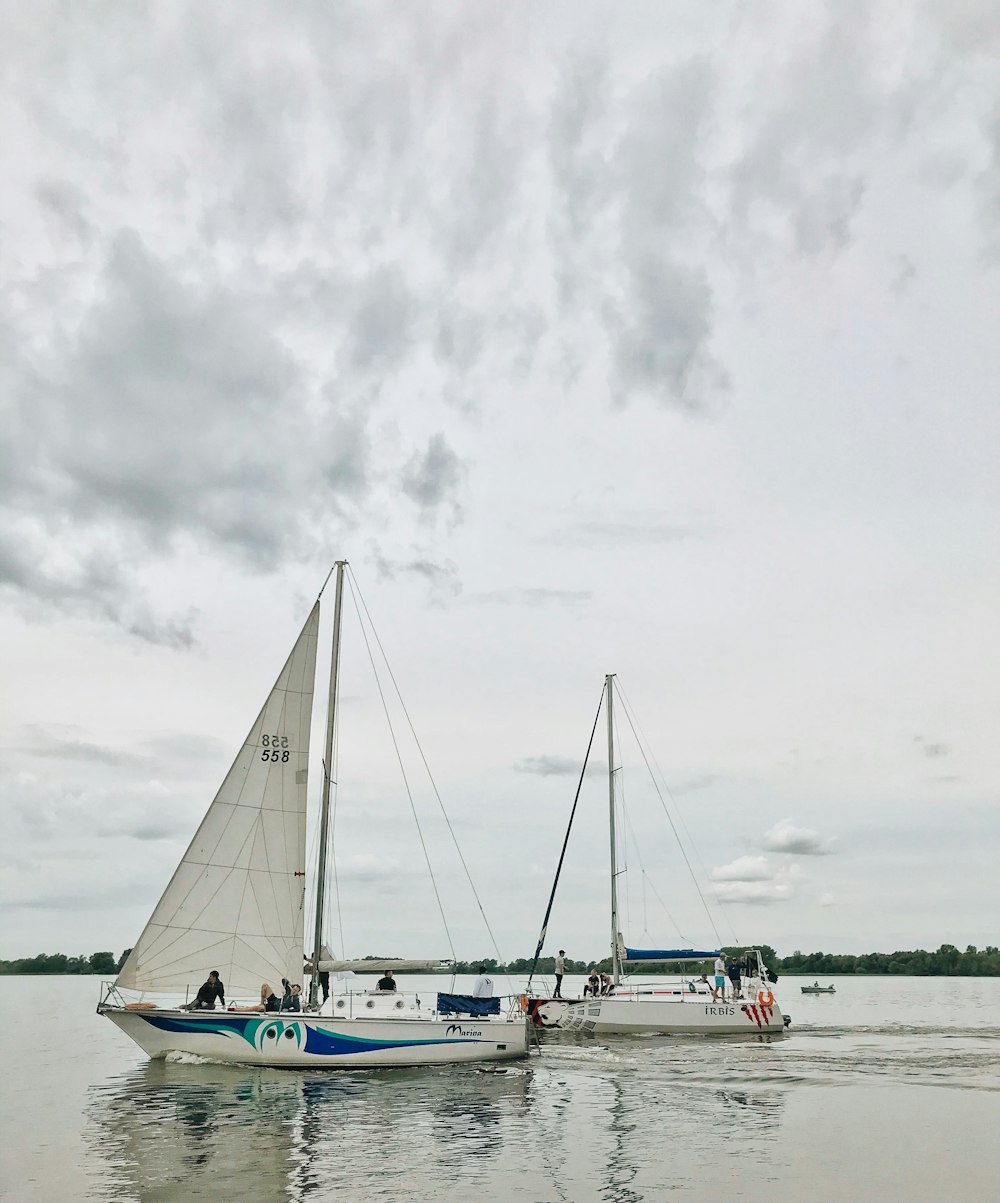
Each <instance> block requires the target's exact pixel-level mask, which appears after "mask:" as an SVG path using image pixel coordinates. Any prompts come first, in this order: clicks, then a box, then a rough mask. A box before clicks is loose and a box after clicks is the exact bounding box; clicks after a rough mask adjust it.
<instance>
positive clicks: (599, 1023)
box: [528, 994, 786, 1036]
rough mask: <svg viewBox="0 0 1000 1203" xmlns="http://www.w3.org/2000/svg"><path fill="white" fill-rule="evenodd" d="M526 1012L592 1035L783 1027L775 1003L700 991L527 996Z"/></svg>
mask: <svg viewBox="0 0 1000 1203" xmlns="http://www.w3.org/2000/svg"><path fill="white" fill-rule="evenodd" d="M528 1012H529V1014H530V1015H531V1016H532V1018H533V1020H534V1022H535V1023H536V1025H537V1026H539V1027H542V1028H549V1029H556V1030H558V1031H562V1032H590V1033H594V1034H596V1035H604V1034H607V1035H611V1034H615V1033H620V1034H624V1035H627V1034H629V1033H632V1034H640V1033H643V1032H650V1033H662V1034H663V1035H668V1036H669V1035H682V1036H700V1035H707V1036H735V1035H746V1034H756V1033H761V1032H767V1033H769V1034H771V1035H777V1034H778V1033H780V1032H783V1031H784V1030H785V1027H786V1023H785V1017H784V1015H783V1014H782V1011H781V1008H780V1007H779V1006H778V1004H777V1003H776V1002H775V1003H773V1004H772V1005H770V1006H764V1005H763V1004H762V1003H759V1002H749V1001H746V1002H740V1001H737V1002H734V1003H713V1002H712V1001H711V999H709V998H706V997H705V996H704V995H693V994H669V995H663V996H654V997H644V996H642V995H639V996H635V995H632V996H629V995H624V996H611V997H608V998H596V999H586V1000H583V1001H580V1002H563V1001H562V1000H561V999H554V1000H553V999H531V1000H529V1003H528Z"/></svg>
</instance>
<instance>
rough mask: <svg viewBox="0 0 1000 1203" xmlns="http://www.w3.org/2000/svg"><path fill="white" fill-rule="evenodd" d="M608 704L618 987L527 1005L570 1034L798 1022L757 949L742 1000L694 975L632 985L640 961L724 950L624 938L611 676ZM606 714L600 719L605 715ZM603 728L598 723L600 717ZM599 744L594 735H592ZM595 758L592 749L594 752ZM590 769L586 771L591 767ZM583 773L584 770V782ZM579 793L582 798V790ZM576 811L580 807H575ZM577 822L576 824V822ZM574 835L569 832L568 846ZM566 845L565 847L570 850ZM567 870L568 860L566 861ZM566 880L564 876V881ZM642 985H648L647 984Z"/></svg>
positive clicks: (773, 1028) (711, 955)
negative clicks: (645, 946) (627, 977)
mask: <svg viewBox="0 0 1000 1203" xmlns="http://www.w3.org/2000/svg"><path fill="white" fill-rule="evenodd" d="M603 702H604V706H605V710H606V714H607V725H608V795H609V798H608V801H609V813H610V836H611V965H612V974H611V978H612V981H611V989H610V990H609V991H608V992H607V993H602V994H598V995H596V996H591V997H589V998H581V999H552V998H540V997H538V996H537V995H535V996H532V994H531V993H530V985H531V983H530V980H529V993H528V994H527V995H526V996H522V1005H523V1006H524V1007H525V1008H526V1010H527V1011H528V1012H529V1013H530V1014H531V1015H532V1017H533V1019H534V1021H535V1023H536V1024H537V1026H539V1027H543V1028H558V1029H560V1030H562V1031H570V1032H592V1033H595V1034H598V1035H601V1034H611V1033H643V1032H646V1033H664V1034H667V1035H672V1034H680V1035H702V1034H704V1035H742V1034H747V1033H763V1032H767V1033H772V1034H775V1033H779V1032H783V1031H784V1030H785V1027H786V1025H787V1023H789V1022H790V1020H788V1019H786V1017H785V1016H784V1015H783V1013H782V1010H781V1007H780V1005H779V1004H778V1002H777V1000H776V999H775V997H774V993H773V991H772V989H771V980H772V979H771V978H769V975H768V970H767V967H766V966H765V965H764V962H763V959H762V957H761V955H760V952H759V951H758V950H757V949H747V950H746V951H745V953H744V955H743V956H742V957H741V962H742V964H741V969H742V979H741V987H740V995H741V997H738V998H737V997H733V995H734V991H733V989H732V984H731V983H730V982H729V981H728V980H727V981H726V983H725V989H724V991H723V998H725V996H726V995H727V994H728V995H729V1001H722V1000H721V999H720V1000H719V1001H716V999H715V996H714V995H713V993H712V987H710V986H709V985H708V984H707V982H706V983H704V984H702V985H701V986H700V987H699V985H698V984H697V983H696V982H695V981H694V980H692V979H691V978H690V977H687V978H682V979H680V980H678V981H677V982H671V983H653V982H650V981H649V979H648V978H646V979H642V978H639V979H638V980H636V979H633V980H632V981H631V982H625V981H624V980H623V974H624V973H625V972H626V971H627V968H628V966H629V965H632V964H649V963H650V962H661V963H670V962H674V963H683V962H689V963H691V962H699V961H700V962H704V961H706V960H714V959H715V958H716V957H718V955H719V950H714V951H711V950H703V949H702V950H697V949H684V948H681V949H677V948H675V949H650V950H641V949H635V948H628V947H626V945H625V941H624V939H623V938H622V934H621V931H620V921H619V913H618V876H619V873H620V868H619V864H618V848H617V831H616V805H615V767H614V765H615V741H614V674H613V673H611V674H608V675H607V676H606V677H605V679H604V695H603ZM599 713H600V712H599V711H598V717H599ZM594 726H595V730H596V726H597V720H596V719H595V723H594ZM591 740H593V733H592V734H591ZM588 755H589V749H588ZM584 768H586V766H584ZM582 780H583V774H582V773H581V783H582ZM578 796H579V793H578ZM574 808H575V804H574ZM570 822H571V823H572V819H571V820H570ZM568 838H569V832H568V831H567V841H568ZM565 849H566V845H565V843H564V845H563V852H564V853H565ZM560 865H561V860H560ZM556 881H557V882H558V874H557V877H556ZM554 896H555V885H553V889H552V898H550V900H549V909H548V911H547V912H546V916H545V920H544V921H543V924H542V930H541V934H540V936H539V941H538V948H537V950H536V954H535V961H536V964H537V960H538V957H539V955H540V954H541V949H542V945H543V943H544V940H545V934H546V929H547V926H548V920H549V913H550V912H551V908H552V900H553V898H554ZM640 982H642V983H643V984H639V983H640Z"/></svg>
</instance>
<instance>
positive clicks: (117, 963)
mask: <svg viewBox="0 0 1000 1203" xmlns="http://www.w3.org/2000/svg"><path fill="white" fill-rule="evenodd" d="M755 947H757V948H759V949H760V951H761V953H762V955H763V957H764V963H765V964H766V965H767V966H768V967H769V968H771V969H773V970H774V971H775V972H776V973H791V974H812V975H813V976H816V975H818V974H845V973H857V974H885V973H898V974H907V975H912V976H914V977H997V976H1000V949H997V948H994V947H993V946H992V945H988V946H987V947H986V948H983V949H978V948H976V946H975V945H974V944H970V945H968V947H967V948H966V950H965V952H960V951H959V950H958V949H957V948H956V947H955V945H954V944H942V945H941V947H940V948H939V949H938V950H937V951H936V952H925V951H924V950H923V949H921V948H918V949H915V950H914V951H912V952H866V953H861V954H859V955H854V954H852V953H846V954H845V953H832V952H793V953H792V955H791V956H788V957H779V956H778V954H777V953H776V952H775V951H774V949H773V948H771V947H769V946H768V945H767V944H757V945H755ZM131 951H132V950H131V948H126V949H125V951H124V952H123V953H122V955H121V956H120V957H118V958H117V959H116V958H115V955H114V953H111V952H94V953H91V954H90V956H77V957H70V956H66V955H65V954H64V953H61V952H54V953H39V954H38V956H34V957H21V958H20V959H18V960H12V961H2V960H0V974H10V973H62V974H67V973H69V974H73V973H100V974H104V975H105V976H106V977H113V976H114V975H115V974H116V973H117V972H118V971H119V969H121V967H122V965H124V964H125V958H126V957H127V956H128V954H129V953H130V952H131ZM743 951H744V949H743V948H735V947H729V948H724V949H723V952H724V953H725V954H726V956H727V957H735V956H739V955H741V954H742V952H743ZM361 959H362V960H366V961H371V962H372V967H373V972H374V971H375V970H376V969H378V968H379V962H381V961H384V960H391V959H393V958H390V957H376V956H366V957H363V958H361ZM532 960H533V958H531V957H519V958H518V959H516V960H513V961H508V962H507V963H506V964H501V963H500V962H499V961H497V960H496V959H495V958H494V957H483V959H482V960H479V961H456V962H455V966H454V970H453V972H454V973H478V972H479V967H480V965H482V966H483V967H484V968H485V969H486V972H487V973H505V974H511V975H512V976H515V977H524V976H526V975H527V974H528V973H529V972H530V970H531V966H532ZM591 967H596V969H597V971H598V973H610V972H611V958H610V957H604V958H603V959H602V960H575V959H573V958H571V957H567V958H566V972H567V973H569V974H580V973H589V972H590V969H591ZM685 968H686V971H687V972H688V973H691V974H699V973H710V972H711V971H712V962H711V961H690V962H688V963H687V964H686V966H685ZM554 971H555V959H554V958H553V957H541V958H540V959H539V961H538V965H537V967H536V969H535V972H536V973H539V974H542V975H548V976H550V977H551V975H552V974H553V972H554ZM206 972H207V970H206ZM410 972H411V971H407V975H406V976H407V977H409V976H410ZM426 972H433V970H427V971H426ZM662 972H663V965H662V964H658V963H656V962H655V961H651V962H650V963H649V964H648V965H630V966H629V973H636V974H643V973H650V974H658V973H662Z"/></svg>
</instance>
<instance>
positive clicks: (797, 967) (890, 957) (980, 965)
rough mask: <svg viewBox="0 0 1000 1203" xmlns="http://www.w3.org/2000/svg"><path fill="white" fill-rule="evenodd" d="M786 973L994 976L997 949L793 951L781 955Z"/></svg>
mask: <svg viewBox="0 0 1000 1203" xmlns="http://www.w3.org/2000/svg"><path fill="white" fill-rule="evenodd" d="M778 965H779V969H780V970H783V971H784V972H785V973H811V974H818V973H902V974H909V975H912V976H914V977H997V976H1000V949H998V948H994V947H993V945H988V946H987V947H986V948H982V949H979V948H976V946H975V945H974V944H970V945H968V947H967V948H966V950H965V952H959V950H958V949H957V948H956V947H955V945H954V944H942V945H941V947H940V948H939V949H938V950H937V952H925V951H924V950H923V949H922V948H917V949H914V950H913V951H912V952H866V953H862V954H861V955H860V956H852V955H850V954H837V953H832V952H793V953H792V955H791V956H790V957H782V959H781V960H780V961H779V962H778Z"/></svg>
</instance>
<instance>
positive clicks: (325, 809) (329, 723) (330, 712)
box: [309, 560, 347, 1007]
mask: <svg viewBox="0 0 1000 1203" xmlns="http://www.w3.org/2000/svg"><path fill="white" fill-rule="evenodd" d="M346 566H347V561H346V560H338V561H337V564H336V568H337V589H336V594H335V596H334V602H333V654H332V655H331V657H330V700H329V703H328V705H327V710H326V747H325V750H324V753H323V800H322V803H321V805H320V812H319V866H318V871H317V875H316V928H315V935H314V938H313V962H312V981H311V982H310V985H309V1005H310V1006H311V1007H316V1006H318V1005H319V959H320V955H321V953H322V950H323V911H324V909H325V904H326V858H327V845H328V843H329V833H330V775H331V773H332V771H333V735H334V728H335V727H336V725H337V677H338V674H339V672H340V618H341V612H342V609H343V601H344V568H345V567H346Z"/></svg>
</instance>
